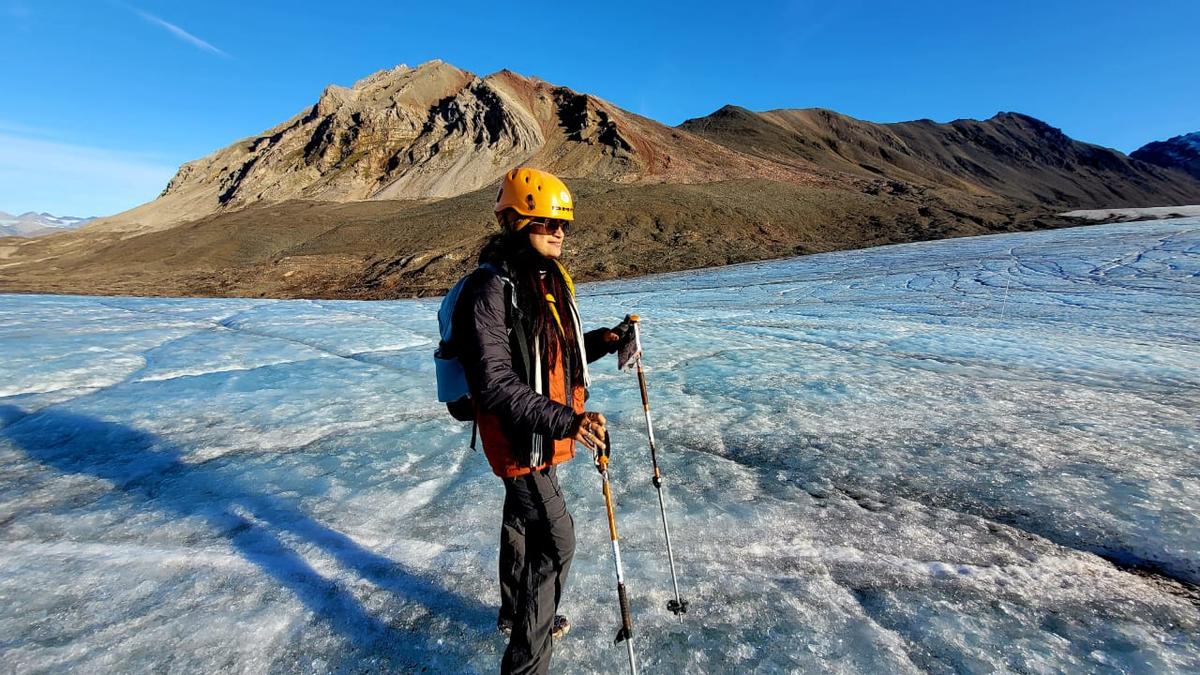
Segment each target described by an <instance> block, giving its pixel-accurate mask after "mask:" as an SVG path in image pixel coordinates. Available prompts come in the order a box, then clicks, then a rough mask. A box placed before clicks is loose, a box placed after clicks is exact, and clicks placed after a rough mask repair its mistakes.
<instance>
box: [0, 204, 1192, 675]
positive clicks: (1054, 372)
mask: <svg viewBox="0 0 1200 675" xmlns="http://www.w3.org/2000/svg"><path fill="white" fill-rule="evenodd" d="M580 304H581V310H582V313H583V315H584V317H585V321H587V322H589V323H590V324H591V325H592V326H598V325H611V324H613V323H615V322H616V321H618V320H619V319H620V318H621V317H622V316H624V315H625V314H626V313H630V312H634V313H637V314H639V315H640V316H641V317H642V318H643V322H644V324H643V333H644V342H645V348H646V354H645V360H646V365H647V377H648V380H649V385H650V400H651V403H652V406H653V411H654V414H655V428H656V432H657V436H658V441H659V446H660V453H661V454H660V461H661V464H662V466H663V470H664V474H665V477H666V490H667V507H668V516H669V517H670V518H671V520H672V535H673V540H674V545H675V553H676V557H677V560H678V565H679V571H680V581H681V585H682V589H683V591H684V596H685V597H686V598H687V599H688V600H690V601H691V611H690V612H689V614H688V615H687V616H686V619H685V620H684V621H683V622H679V621H677V620H676V619H675V617H674V616H673V615H671V614H670V613H669V612H668V611H667V610H666V608H665V605H666V602H667V600H668V599H669V598H670V597H672V595H671V593H670V576H669V573H668V572H667V565H666V556H665V551H664V548H663V543H662V533H661V524H660V522H659V520H658V510H657V501H656V498H655V495H654V490H653V487H652V486H651V484H650V480H649V478H650V462H649V457H648V452H647V449H646V444H645V436H644V432H643V426H642V425H643V421H642V412H641V405H640V397H639V394H638V391H637V384H636V380H635V378H634V377H633V376H631V375H630V374H628V373H618V372H616V370H615V367H614V364H613V363H612V361H611V360H608V361H602V362H600V363H598V364H597V365H596V367H595V368H594V370H593V376H594V377H593V379H594V388H593V391H592V398H591V401H590V404H589V405H590V407H592V408H594V409H597V410H600V411H602V412H604V413H606V414H607V415H608V417H609V418H610V420H611V424H612V429H613V440H614V445H615V449H614V453H615V454H614V459H613V467H612V477H613V482H614V489H615V492H616V497H617V518H618V521H619V524H620V531H621V535H622V552H623V558H624V563H625V566H626V576H627V584H628V586H629V590H630V594H631V598H632V602H633V610H634V623H635V632H636V638H635V646H636V649H637V652H638V655H639V658H640V660H641V661H642V663H643V666H644V667H645V670H646V672H663V673H673V672H712V673H723V672H796V671H799V672H822V673H824V672H842V673H872V672H897V673H905V672H938V673H941V672H945V673H952V672H993V671H1017V672H1033V673H1043V672H1044V673H1051V672H1064V671H1067V672H1079V671H1087V672H1114V673H1116V672H1144V673H1170V672H1196V671H1198V670H1200V609H1198V607H1200V601H1198V600H1197V598H1198V597H1200V591H1198V584H1200V513H1198V510H1200V431H1198V428H1200V340H1198V339H1197V336H1198V335H1200V219H1197V218H1190V219H1178V220H1172V221H1158V222H1148V223H1130V224H1119V225H1104V226H1091V227H1083V228H1076V229H1067V230H1057V231H1045V232H1037V233H1022V234H1013V235H997V236H990V237H978V238H968V239H956V240H950V241H941V242H930V243H917V244H906V245H900V246H890V247H884V248H876V249H870V250H864V251H850V252H842V253H832V254H824V255H816V256H809V257H804V258H795V259H787V260H779V261H771V262H764V263H754V264H745V265H738V266H732V267H726V268H721V269H712V270H701V271H694V272H685V273H677V274H669V275H660V276H654V277H647V278H641V279H632V280H625V281H615V282H604V283H593V284H585V285H583V286H582V287H581V300H580ZM436 308H437V301H436V300H428V299H426V300H406V301H395V302H341V301H316V300H312V301H308V300H305V301H268V300H195V299H186V300H184V299H146V298H114V297H69V296H37V295H24V296H18V295H6V296H0V369H2V372H3V373H4V376H3V378H2V379H0V466H2V467H3V472H2V474H0V475H2V477H0V599H2V600H3V601H2V602H0V663H3V664H4V666H3V668H2V669H0V670H4V671H5V672H21V673H25V672H58V671H63V670H72V671H78V672H142V671H172V672H216V671H236V672H249V673H274V672H301V673H326V672H333V673H358V672H387V671H392V672H413V671H420V670H422V669H424V670H426V671H428V672H494V671H495V670H496V668H497V664H498V662H499V657H500V654H501V652H502V650H503V647H504V642H503V638H502V637H500V636H499V635H498V634H496V632H495V630H494V621H495V611H496V605H497V601H498V600H497V598H498V595H497V593H498V592H497V586H496V582H495V572H494V569H495V565H496V545H497V535H498V529H499V510H500V503H501V496H502V488H501V485H500V482H499V480H497V479H496V478H495V477H493V476H492V475H491V473H490V471H489V469H488V467H487V463H486V461H485V460H484V458H483V457H482V455H481V454H479V453H475V452H472V451H471V450H470V449H469V448H468V447H467V445H468V442H469V436H470V428H469V426H466V425H462V424H460V423H456V422H454V421H453V420H451V419H450V418H449V417H448V416H447V415H446V414H445V413H444V408H443V407H441V406H440V404H438V403H437V402H436V400H435V396H434V393H435V390H434V383H433V380H432V377H433V376H432V373H433V370H432V359H431V354H432V351H433V348H434V346H435V345H434V341H435V340H436V334H437V327H436V319H435V312H436ZM563 482H564V488H565V491H566V492H567V494H568V499H569V503H570V504H571V508H572V510H573V512H574V515H575V522H576V526H577V537H578V542H579V543H578V553H577V558H576V562H575V565H574V567H573V571H572V577H571V580H570V585H569V587H568V588H567V591H566V594H565V599H564V606H563V610H564V611H565V613H567V614H568V615H569V616H570V617H571V618H572V621H573V623H574V624H575V628H574V629H573V631H572V633H571V634H570V635H569V636H568V637H567V638H566V640H565V641H563V642H562V643H561V644H560V645H559V646H558V647H557V648H556V650H555V655H554V664H553V667H554V670H555V671H556V672H564V673H607V672H619V671H620V670H621V669H622V668H623V667H624V660H623V659H624V652H623V648H622V647H614V646H613V645H612V637H613V635H614V633H615V629H616V627H617V624H618V616H617V610H616V598H615V593H614V582H613V578H612V561H611V559H610V557H609V556H610V551H609V547H608V544H607V528H606V524H605V517H604V512H603V500H602V497H601V495H600V483H599V478H598V476H597V475H596V473H595V471H594V470H593V469H592V468H591V464H590V462H589V461H588V459H587V458H586V457H584V456H580V457H577V458H576V459H575V461H573V462H571V463H570V464H568V465H567V466H566V468H565V469H564V470H563Z"/></svg>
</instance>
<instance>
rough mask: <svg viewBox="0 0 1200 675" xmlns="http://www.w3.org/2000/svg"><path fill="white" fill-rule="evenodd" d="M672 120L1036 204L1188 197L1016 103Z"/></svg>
mask: <svg viewBox="0 0 1200 675" xmlns="http://www.w3.org/2000/svg"><path fill="white" fill-rule="evenodd" d="M680 128H681V129H684V130H686V131H689V132H692V133H694V134H696V135H699V136H703V137H705V138H708V139H709V140H712V141H714V142H717V143H720V144H721V145H724V146H726V147H727V148H730V149H732V150H736V151H738V152H742V153H747V154H751V155H755V156H758V157H762V158H765V159H770V160H773V161H777V162H780V163H782V164H787V165H791V166H795V167H798V168H801V167H809V166H812V165H817V166H821V167H824V168H827V169H830V170H833V171H838V172H843V173H847V174H851V175H858V176H862V177H865V178H872V177H880V176H884V177H887V178H889V179H894V180H901V181H905V182H908V183H912V184H914V185H926V186H940V187H945V188H951V189H955V190H961V191H963V192H966V193H968V194H977V195H989V196H996V197H1004V198H1009V199H1013V200H1017V201H1020V202H1025V203H1029V204H1036V205H1044V206H1054V207H1058V206H1070V207H1073V208H1074V207H1084V206H1088V205H1095V204H1103V205H1104V206H1106V207H1115V206H1131V207H1132V206H1145V205H1148V204H1156V203H1160V202H1170V203H1189V201H1188V200H1194V199H1195V198H1196V182H1195V181H1194V180H1191V179H1189V178H1188V177H1186V176H1181V175H1179V173H1178V172H1175V171H1163V170H1162V169H1161V168H1160V167H1159V166H1154V165H1153V164H1151V163H1146V162H1145V161H1138V160H1139V159H1140V158H1132V159H1131V158H1130V157H1127V156H1125V155H1123V154H1121V153H1120V152H1118V151H1116V150H1112V149H1110V148H1104V147H1100V146H1097V145H1091V144H1089V143H1083V142H1080V141H1076V140H1073V139H1071V138H1070V137H1068V136H1067V135H1066V134H1064V133H1063V132H1062V131H1061V130H1059V129H1056V128H1054V127H1052V126H1050V125H1048V124H1046V123H1045V122H1042V121H1040V120H1037V119H1034V118H1032V117H1029V116H1027V115H1021V114H1019V113H998V114H997V115H995V116H994V117H992V118H990V119H987V120H955V121H953V122H950V123H947V124H939V123H937V122H933V121H931V120H917V121H914V122H900V123H895V124H875V123H872V122H864V121H862V120H857V119H854V118H853V117H848V116H846V115H841V114H839V113H836V112H833V111H831V110H822V109H815V108H814V109H806V110H772V111H770V112H765V113H754V112H751V111H749V110H746V109H744V108H738V107H735V106H726V107H724V108H722V109H720V110H718V111H717V112H715V113H713V114H711V115H708V116H707V117H701V118H698V119H692V120H688V121H686V122H684V123H683V124H681V125H680ZM1198 147H1200V146H1198ZM1135 154H1136V153H1135Z"/></svg>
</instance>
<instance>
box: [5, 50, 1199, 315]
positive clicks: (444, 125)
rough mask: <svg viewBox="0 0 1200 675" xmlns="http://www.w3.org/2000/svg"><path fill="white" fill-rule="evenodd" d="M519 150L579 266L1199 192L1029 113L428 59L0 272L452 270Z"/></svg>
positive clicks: (838, 240) (102, 279) (439, 282)
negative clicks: (488, 69) (570, 201)
mask: <svg viewBox="0 0 1200 675" xmlns="http://www.w3.org/2000/svg"><path fill="white" fill-rule="evenodd" d="M520 164H529V165H533V166H537V167H540V168H544V169H548V170H550V171H552V172H555V173H557V174H559V175H560V176H563V177H564V178H565V179H566V180H567V183H568V184H569V185H570V186H571V188H572V190H573V191H575V192H576V197H577V199H576V204H577V210H576V215H577V222H576V224H575V227H574V228H573V229H572V234H571V236H570V237H569V239H568V250H567V256H568V258H569V263H570V265H571V267H572V269H573V270H574V271H575V273H576V276H577V278H579V279H581V280H587V279H601V278H612V277H619V276H627V275H635V274H645V273H651V272H662V271H671V270H679V269H686V268H693V267H705V266H712V265H722V264H727V263H731V262H741V261H748V260H758V259H763V258H771V257H779V256H786V255H794V254H800V253H810V252H818V251H830V250H836V249H843V248H854V247H863V246H874V245H879V244H887V243H895V242H902V241H913V240H921V239H936V238H941V237H950V236H963V235H976V234H987V233H991V232H1005V231H1012V230H1021V229H1033V228H1042V227H1055V226H1061V225H1068V224H1072V221H1070V220H1067V219H1064V218H1061V217H1059V216H1057V215H1055V214H1057V213H1060V212H1062V211H1066V210H1069V209H1078V208H1115V207H1125V206H1145V205H1147V204H1151V205H1163V204H1188V203H1192V204H1195V203H1200V180H1197V179H1195V178H1193V177H1191V176H1188V175H1187V174H1185V173H1184V172H1182V171H1179V170H1176V169H1172V168H1163V167H1160V166H1156V165H1154V164H1149V163H1146V162H1143V161H1139V160H1136V159H1131V158H1129V157H1126V156H1125V155H1123V154H1121V153H1119V152H1116V151H1114V150H1110V149H1107V148H1101V147H1098V146H1094V145H1089V144H1086V143H1081V142H1079V141H1075V140H1073V139H1071V138H1069V137H1067V136H1066V135H1064V134H1063V133H1062V132H1061V131H1059V130H1058V129H1055V128H1053V127H1051V126H1050V125H1047V124H1045V123H1043V122H1040V121H1038V120H1036V119H1033V118H1031V117H1027V116H1024V115H1019V114H1015V113H1001V114H999V115H996V116H995V117H992V118H990V119H988V120H982V121H978V120H957V121H954V122H950V123H948V124H939V123H935V122H931V121H928V120H921V121H915V122H904V123H899V124H875V123H871V122H864V121H861V120H856V119H854V118H851V117H847V116H845V115H840V114H838V113H835V112H832V111H828V110H775V111H770V112H764V113H754V112H751V111H748V110H745V109H743V108H736V107H732V106H727V107H725V108H722V109H721V110H718V111H716V112H715V113H713V114H711V115H708V116H707V117H703V118H698V119H694V120H689V121H687V122H685V123H684V124H682V125H680V126H679V127H675V128H672V127H668V126H665V125H663V124H660V123H658V122H655V121H654V120H650V119H647V118H644V117H641V116H638V115H635V114H633V113H630V112H628V111H625V110H622V109H621V108H619V107H617V106H615V105H613V104H612V103H609V102H607V101H604V100H602V99H599V98H596V97H594V96H590V95H587V94H582V93H578V92H575V91H572V90H570V89H567V88H565V87H559V86H555V85H553V84H550V83H547V82H544V81H541V80H538V79H535V78H528V77H524V76H521V75H518V74H516V73H513V72H510V71H506V70H505V71H500V72H497V73H493V74H491V75H488V76H486V77H478V76H476V75H474V74H471V73H468V72H466V71H463V70H460V69H458V68H455V67H453V66H451V65H449V64H446V63H442V62H440V61H433V62H430V63H426V64H422V65H421V66H418V67H416V68H408V67H405V66H399V67H397V68H394V69H391V70H386V71H380V72H378V73H375V74H374V75H371V76H370V77H367V78H365V79H363V80H361V81H359V82H357V83H355V84H354V85H353V86H351V87H339V86H334V85H331V86H329V87H327V88H326V89H325V91H324V92H323V93H322V94H321V95H320V97H319V98H318V99H317V101H316V103H314V105H312V106H311V107H309V108H307V109H305V110H303V111H300V112H299V113H298V114H297V115H295V116H294V117H292V118H291V119H290V120H288V121H286V122H284V123H282V124H280V125H278V126H276V127H274V128H272V129H268V130H267V131H264V132H263V133H261V134H258V135H256V136H254V137H251V138H247V139H244V140H241V141H238V142H237V143H234V144H232V145H230V146H228V147H226V148H223V149H221V150H218V151H217V152H214V153H213V154H211V155H209V156H207V157H204V158H201V159H198V160H195V161H191V162H188V163H186V164H184V165H183V166H182V167H180V169H179V171H178V173H177V174H176V175H175V177H174V178H173V179H172V180H171V182H170V184H169V185H168V186H167V187H166V189H165V190H164V191H163V193H162V194H161V195H160V196H159V197H158V198H157V199H155V200H154V201H152V202H150V203H148V204H144V205H142V206H139V207H137V208H135V209H132V210H130V211H127V212H125V213H122V214H118V215H117V216H113V217H110V218H104V219H100V220H97V221H95V222H93V223H91V224H89V225H88V226H87V227H85V228H83V229H82V230H80V231H78V232H74V233H64V234H59V235H54V236H50V237H43V238H38V239H34V240H17V239H7V240H0V292H5V291H10V292H11V291H17V292H26V291H29V292H34V291H36V292H73V293H131V294H153V295H162V294H167V295H219V296H230V295H238V296H260V297H261V296H270V297H349V298H386V297H396V296H398V295H412V294H427V293H439V292H441V291H443V290H445V289H446V288H447V287H448V286H449V285H450V284H451V283H452V282H453V281H454V279H456V278H457V277H458V276H459V275H461V274H462V273H463V272H464V271H466V270H467V269H469V268H470V267H471V266H472V265H473V261H474V256H475V254H476V252H477V251H478V250H479V248H480V247H481V246H482V244H483V242H484V241H485V240H486V239H487V237H488V236H490V234H491V233H493V232H495V224H494V219H493V216H492V212H491V205H492V203H493V200H494V199H495V190H496V185H497V184H498V181H499V178H500V177H501V175H502V174H503V173H504V172H505V171H506V170H508V169H509V168H512V167H514V166H517V165H520ZM581 253H586V255H581Z"/></svg>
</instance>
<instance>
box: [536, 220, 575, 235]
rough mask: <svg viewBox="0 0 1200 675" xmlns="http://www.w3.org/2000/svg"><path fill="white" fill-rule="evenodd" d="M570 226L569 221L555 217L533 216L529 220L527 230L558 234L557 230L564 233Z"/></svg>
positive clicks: (537, 232)
mask: <svg viewBox="0 0 1200 675" xmlns="http://www.w3.org/2000/svg"><path fill="white" fill-rule="evenodd" d="M570 228H571V222H570V221H568V220H558V219H557V218H534V219H532V220H530V221H529V231H530V232H533V233H534V234H558V231H559V230H562V233H563V234H566V233H567V232H568V231H569V230H570Z"/></svg>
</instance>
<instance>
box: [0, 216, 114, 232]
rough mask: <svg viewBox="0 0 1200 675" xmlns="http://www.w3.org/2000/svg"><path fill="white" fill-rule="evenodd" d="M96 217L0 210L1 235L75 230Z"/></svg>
mask: <svg viewBox="0 0 1200 675" xmlns="http://www.w3.org/2000/svg"><path fill="white" fill-rule="evenodd" d="M93 220H95V218H77V217H75V216H55V215H51V214H49V213H46V212H44V211H43V212H42V213H36V212H34V211H27V212H25V213H22V214H21V215H19V216H13V215H9V214H7V213H5V212H3V211H0V237H40V236H42V235H46V234H54V233H57V232H64V231H67V230H75V229H78V228H80V227H83V226H84V225H86V224H88V223H89V222H91V221H93Z"/></svg>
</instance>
